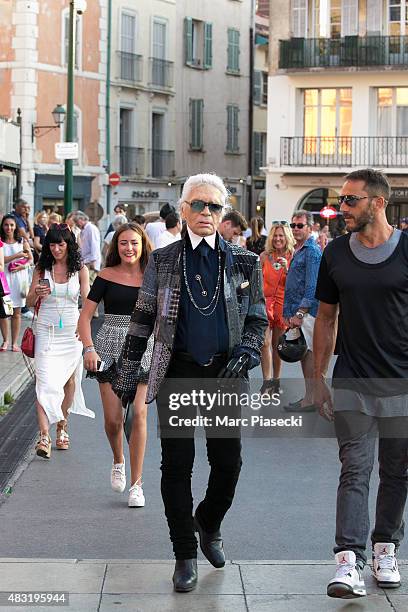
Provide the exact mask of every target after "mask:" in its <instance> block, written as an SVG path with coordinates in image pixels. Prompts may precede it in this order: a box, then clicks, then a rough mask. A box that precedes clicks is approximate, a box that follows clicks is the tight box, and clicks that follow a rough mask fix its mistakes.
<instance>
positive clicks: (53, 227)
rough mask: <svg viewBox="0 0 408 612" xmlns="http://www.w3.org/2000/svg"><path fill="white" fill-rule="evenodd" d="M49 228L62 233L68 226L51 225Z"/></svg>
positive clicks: (64, 224) (62, 224)
mask: <svg viewBox="0 0 408 612" xmlns="http://www.w3.org/2000/svg"><path fill="white" fill-rule="evenodd" d="M50 228H51V229H53V230H60V231H63V230H66V229H69V225H68V224H67V223H52V224H51V226H50Z"/></svg>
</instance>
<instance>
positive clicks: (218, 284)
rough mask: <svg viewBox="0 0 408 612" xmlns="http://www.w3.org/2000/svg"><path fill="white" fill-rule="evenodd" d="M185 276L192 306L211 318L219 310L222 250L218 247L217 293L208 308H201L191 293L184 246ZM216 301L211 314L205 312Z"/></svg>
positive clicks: (215, 292)
mask: <svg viewBox="0 0 408 612" xmlns="http://www.w3.org/2000/svg"><path fill="white" fill-rule="evenodd" d="M183 275H184V282H185V284H186V289H187V293H188V297H189V298H190V301H191V303H192V305H193V306H194V308H196V309H197V310H198V311H199V313H200V314H202V315H203V316H204V317H209V316H211V315H212V314H213V312H214V310H215V309H216V308H217V304H218V299H219V296H220V289H221V250H220V248H219V247H218V277H217V285H216V287H215V291H214V295H213V296H212V298H211V300H210V302H209V304H208V305H207V306H199V305H198V304H197V302H196V301H195V299H194V297H193V294H192V292H191V289H190V285H189V282H188V278H187V264H186V247H185V246H184V249H183ZM214 301H215V303H214V306H213V308H212V310H211V311H210V312H205V311H206V310H208V309H209V308H210V307H211V305H212V303H213V302H214Z"/></svg>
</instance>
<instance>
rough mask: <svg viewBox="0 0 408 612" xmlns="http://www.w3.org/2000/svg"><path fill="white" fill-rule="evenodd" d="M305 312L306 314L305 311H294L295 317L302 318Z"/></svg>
mask: <svg viewBox="0 0 408 612" xmlns="http://www.w3.org/2000/svg"><path fill="white" fill-rule="evenodd" d="M305 314H306V313H305V312H303V311H302V310H298V311H297V312H296V313H295V317H297V318H298V319H303V317H304V316H305Z"/></svg>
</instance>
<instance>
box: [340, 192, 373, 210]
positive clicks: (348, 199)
mask: <svg viewBox="0 0 408 612" xmlns="http://www.w3.org/2000/svg"><path fill="white" fill-rule="evenodd" d="M367 198H368V196H358V195H341V196H339V197H338V198H337V201H338V203H339V204H340V206H341V205H342V204H347V206H350V208H353V206H356V205H357V202H359V200H365V199H367Z"/></svg>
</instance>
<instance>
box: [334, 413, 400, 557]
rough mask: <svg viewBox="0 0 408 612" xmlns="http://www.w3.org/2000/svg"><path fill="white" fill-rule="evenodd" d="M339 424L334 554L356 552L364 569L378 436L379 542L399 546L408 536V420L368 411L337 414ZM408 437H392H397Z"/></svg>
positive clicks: (376, 537)
mask: <svg viewBox="0 0 408 612" xmlns="http://www.w3.org/2000/svg"><path fill="white" fill-rule="evenodd" d="M334 425H335V430H336V436H337V440H338V444H339V458H340V461H341V464H342V467H341V474H340V480H339V487H338V491H337V513H336V546H335V548H334V552H335V553H338V552H341V551H343V550H352V551H354V553H355V554H356V557H357V562H358V564H359V565H361V567H364V565H365V563H366V562H367V557H366V554H365V548H366V542H367V538H368V533H369V528H370V523H369V514H368V493H369V483H370V475H371V472H372V469H373V464H374V451H375V443H376V437H377V432H378V433H379V447H378V462H379V475H380V485H379V488H378V493H377V506H376V516H375V526H374V529H373V531H372V534H371V541H372V545H373V546H374V544H375V543H376V542H388V543H390V542H393V543H394V544H395V547H396V548H398V546H399V543H400V541H401V540H402V538H403V536H404V520H403V514H404V508H405V502H406V499H407V489H408V435H407V427H408V418H407V417H390V418H386V417H385V418H376V417H372V416H368V415H366V414H364V413H362V412H354V411H339V412H335V413H334ZM397 435H399V436H401V435H404V436H405V437H399V438H397V437H391V436H397Z"/></svg>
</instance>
